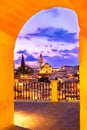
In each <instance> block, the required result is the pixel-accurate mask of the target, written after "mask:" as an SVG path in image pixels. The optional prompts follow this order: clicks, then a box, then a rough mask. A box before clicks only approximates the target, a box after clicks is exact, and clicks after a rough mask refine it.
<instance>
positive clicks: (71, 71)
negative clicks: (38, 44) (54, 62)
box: [14, 54, 79, 82]
mask: <svg viewBox="0 0 87 130" xmlns="http://www.w3.org/2000/svg"><path fill="white" fill-rule="evenodd" d="M14 79H15V81H22V80H30V81H50V80H52V79H55V80H58V81H61V82H65V81H72V80H79V65H77V66H72V65H70V66H68V65H64V66H61V67H60V68H52V67H51V66H50V65H49V63H44V62H43V56H42V54H40V56H39V67H38V68H32V67H30V66H28V65H26V63H25V60H24V56H23V55H22V58H21V65H20V66H19V67H18V68H17V69H15V71H14Z"/></svg>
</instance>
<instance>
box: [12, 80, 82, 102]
mask: <svg viewBox="0 0 87 130" xmlns="http://www.w3.org/2000/svg"><path fill="white" fill-rule="evenodd" d="M57 92H58V100H69V99H70V100H79V99H80V88H79V81H72V82H63V83H61V82H58V91H57ZM51 95H52V88H51V83H50V82H16V83H15V85H14V99H16V100H19V99H20V100H24V99H26V100H36V101H37V100H42V101H45V100H47V101H50V100H51Z"/></svg>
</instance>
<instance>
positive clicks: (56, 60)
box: [44, 54, 79, 67]
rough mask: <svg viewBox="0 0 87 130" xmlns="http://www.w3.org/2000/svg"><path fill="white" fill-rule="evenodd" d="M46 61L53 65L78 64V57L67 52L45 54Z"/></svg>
mask: <svg viewBox="0 0 87 130" xmlns="http://www.w3.org/2000/svg"><path fill="white" fill-rule="evenodd" d="M66 57H67V58H66ZM44 58H45V61H46V62H47V63H49V64H50V65H51V66H52V67H61V66H63V65H78V64H79V61H78V57H74V56H73V55H69V54H66V55H65V56H62V57H60V56H53V57H49V56H47V57H46V56H44Z"/></svg>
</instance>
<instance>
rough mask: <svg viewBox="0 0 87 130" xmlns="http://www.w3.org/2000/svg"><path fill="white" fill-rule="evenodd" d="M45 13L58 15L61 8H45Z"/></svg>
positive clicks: (53, 15)
mask: <svg viewBox="0 0 87 130" xmlns="http://www.w3.org/2000/svg"><path fill="white" fill-rule="evenodd" d="M45 13H46V14H48V15H51V16H52V17H58V15H59V10H58V8H51V9H47V10H45Z"/></svg>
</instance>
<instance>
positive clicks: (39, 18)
mask: <svg viewBox="0 0 87 130" xmlns="http://www.w3.org/2000/svg"><path fill="white" fill-rule="evenodd" d="M79 31H80V28H79V24H78V17H77V15H76V13H75V12H74V11H71V10H69V9H66V8H51V9H48V10H42V11H40V12H38V13H37V14H35V15H34V16H32V17H31V18H30V19H29V20H28V21H27V22H26V23H25V24H24V26H23V28H22V29H21V30H20V32H19V35H18V37H17V40H16V44H15V50H14V62H15V68H18V67H19V66H20V62H21V57H22V54H23V55H24V58H25V64H28V65H29V66H30V67H33V68H38V67H39V56H40V53H41V54H42V56H43V65H44V64H45V63H49V65H51V67H53V68H60V67H61V66H64V65H72V66H73V65H79V52H78V50H79Z"/></svg>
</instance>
